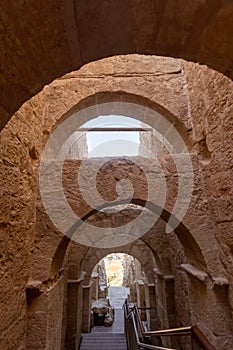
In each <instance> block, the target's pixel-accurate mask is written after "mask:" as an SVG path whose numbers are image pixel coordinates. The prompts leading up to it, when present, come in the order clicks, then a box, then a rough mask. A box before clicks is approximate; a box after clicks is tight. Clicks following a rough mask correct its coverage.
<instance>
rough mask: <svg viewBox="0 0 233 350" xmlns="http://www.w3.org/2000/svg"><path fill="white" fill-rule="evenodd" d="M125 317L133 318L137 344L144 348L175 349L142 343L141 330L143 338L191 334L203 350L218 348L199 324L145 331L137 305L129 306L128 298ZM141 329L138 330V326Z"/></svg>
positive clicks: (125, 304) (154, 349) (124, 306)
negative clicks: (140, 338)
mask: <svg viewBox="0 0 233 350" xmlns="http://www.w3.org/2000/svg"><path fill="white" fill-rule="evenodd" d="M123 308H124V312H125V317H126V319H129V318H131V320H132V323H133V327H134V332H135V336H136V340H137V345H138V347H140V348H143V349H153V350H156V349H158V350H159V349H163V350H174V349H169V348H164V347H159V346H155V345H149V344H144V343H141V342H140V340H139V330H140V334H141V336H142V338H144V337H148V336H150V337H153V336H155V337H162V336H187V335H190V336H191V338H192V339H194V340H195V341H196V343H197V344H198V345H200V346H201V348H202V349H203V350H216V348H215V347H214V346H213V345H212V344H211V343H210V342H209V340H208V339H207V338H206V336H205V335H204V334H203V333H202V332H201V330H200V329H199V328H198V327H197V326H191V327H179V328H171V329H162V330H157V331H145V329H144V326H143V323H142V320H141V317H140V313H139V310H138V308H137V306H136V305H134V307H133V308H131V309H130V308H129V301H128V299H126V300H125V303H124V305H123ZM135 318H136V319H135ZM137 325H138V327H139V330H138V327H137Z"/></svg>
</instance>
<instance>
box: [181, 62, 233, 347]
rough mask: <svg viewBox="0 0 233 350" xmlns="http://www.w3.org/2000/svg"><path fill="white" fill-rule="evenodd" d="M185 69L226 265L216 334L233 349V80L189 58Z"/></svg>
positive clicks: (214, 230) (219, 283)
mask: <svg viewBox="0 0 233 350" xmlns="http://www.w3.org/2000/svg"><path fill="white" fill-rule="evenodd" d="M184 70H185V74H186V79H187V84H188V85H187V88H188V93H189V100H190V111H191V115H192V123H193V127H194V132H195V139H196V148H197V153H198V157H199V164H200V171H201V174H202V179H203V188H204V191H205V196H206V200H207V202H208V213H209V217H210V225H209V230H208V234H213V235H214V236H215V237H216V240H217V241H218V244H219V252H220V258H221V260H222V263H223V266H224V268H225V271H224V273H223V279H222V280H219V279H217V278H216V280H214V281H213V282H214V291H215V296H214V301H213V302H214V304H215V310H216V314H215V318H216V330H215V331H214V333H215V334H216V336H218V338H219V345H218V346H219V347H221V348H224V347H225V348H230V347H231V345H230V344H231V341H232V340H230V338H231V336H230V334H232V332H233V331H232V317H233V303H232V301H233V289H232V282H233V275H232V264H233V236H232V230H233V214H232V213H233V212H232V201H233V186H232V185H233V182H232V165H233V162H232V149H233V119H232V113H233V103H232V101H233V89H232V88H233V83H232V81H231V80H230V79H228V78H226V77H225V76H223V75H222V74H220V73H217V72H215V71H213V70H210V69H208V68H207V67H203V66H198V65H194V64H192V63H189V64H187V63H184ZM209 248H210V249H211V246H210V247H209ZM228 284H229V286H228ZM221 306H222V307H224V308H225V309H228V312H227V313H226V314H227V315H228V316H227V317H226V318H225V319H224V321H223V318H222V316H221V313H219V309H220V308H221ZM230 310H231V311H230ZM221 320H222V321H221ZM229 337H230V338H229Z"/></svg>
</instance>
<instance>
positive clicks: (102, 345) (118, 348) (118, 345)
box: [80, 333, 127, 350]
mask: <svg viewBox="0 0 233 350" xmlns="http://www.w3.org/2000/svg"><path fill="white" fill-rule="evenodd" d="M92 349H93V350H127V346H126V340H125V335H124V334H120V333H118V334H117V333H116V334H111V333H102V334H101V333H87V334H85V335H84V336H83V339H82V343H81V347H80V350H92Z"/></svg>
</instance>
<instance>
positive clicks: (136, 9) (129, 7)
mask: <svg viewBox="0 0 233 350" xmlns="http://www.w3.org/2000/svg"><path fill="white" fill-rule="evenodd" d="M232 18H233V1H232V0H176V1H174V0H143V1H142V0H118V1H116V0H89V1H86V0H47V1H46V2H43V4H42V3H41V2H40V1H36V0H26V1H20V0H8V1H1V3H0V116H1V123H0V125H1V127H3V126H4V125H5V124H6V122H7V120H8V119H9V117H10V116H11V115H12V114H13V113H14V112H15V111H16V110H17V109H18V108H19V107H20V105H21V104H22V103H23V102H24V101H26V100H28V99H29V98H30V97H31V96H33V95H34V94H36V93H37V92H38V91H40V90H41V89H42V88H43V86H44V85H45V84H48V83H49V82H51V81H52V80H54V79H55V78H58V77H60V76H61V75H64V74H65V73H67V72H70V71H72V70H77V69H78V68H80V67H81V66H82V65H83V64H85V63H87V62H90V61H94V60H97V59H100V58H103V57H107V56H112V55H119V54H129V53H142V54H153V55H162V56H171V57H181V58H184V59H187V60H192V61H195V62H199V63H204V64H207V65H209V66H210V67H212V68H214V69H216V70H219V71H220V72H222V73H224V74H225V75H227V76H229V77H230V78H232V77H233V64H232V62H233V48H232V38H233V21H232Z"/></svg>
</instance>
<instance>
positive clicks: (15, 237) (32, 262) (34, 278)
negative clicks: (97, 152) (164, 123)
mask: <svg viewBox="0 0 233 350" xmlns="http://www.w3.org/2000/svg"><path fill="white" fill-rule="evenodd" d="M182 68H184V71H185V74H184V71H183V70H182ZM231 91H232V83H231V82H230V81H229V80H228V79H227V78H225V77H224V76H222V75H220V74H217V73H216V72H213V71H211V70H209V69H208V68H206V67H199V66H197V65H195V64H191V63H184V64H183V65H181V63H180V61H177V60H173V59H168V58H161V57H149V56H148V57H147V56H137V55H136V56H122V57H114V58H110V59H105V60H102V61H99V62H95V63H92V64H90V65H87V66H85V67H83V68H82V69H81V70H80V71H79V72H73V73H70V74H68V75H67V76H64V77H62V78H61V79H58V80H56V81H54V82H53V83H52V84H51V85H49V86H47V87H45V89H44V90H43V92H42V93H40V94H39V95H38V96H36V97H34V98H33V99H32V100H31V101H29V102H27V103H26V104H25V105H24V106H23V107H22V108H21V109H20V110H19V111H18V112H17V113H16V114H15V116H14V117H13V118H12V120H11V121H10V122H9V124H8V125H7V126H6V127H5V129H3V130H2V132H1V149H0V152H1V157H0V158H1V184H2V185H1V198H0V201H1V207H2V208H4V210H3V211H2V217H1V221H0V229H1V231H2V232H3V234H2V237H3V238H1V242H0V244H1V245H2V253H1V275H2V276H3V277H2V283H1V286H0V290H1V322H0V324H1V326H0V327H1V328H2V329H1V336H2V338H1V347H2V348H3V349H4V350H8V349H16V348H18V349H24V348H25V338H26V337H25V334H26V323H27V313H28V316H29V323H30V320H31V319H33V317H34V316H33V310H35V309H34V307H33V308H30V305H27V302H26V290H28V289H29V290H30V288H31V286H34V283H35V282H38V283H39V284H41V285H42V286H43V288H44V287H45V286H46V285H47V283H48V281H49V283H51V285H52V286H54V288H55V289H54V293H53V292H51V298H52V295H54V299H53V300H52V299H51V298H50V297H48V298H47V296H46V293H45V294H43V297H42V295H40V296H38V298H39V299H37V300H38V301H39V300H42V299H43V298H45V299H46V298H47V299H46V300H47V301H48V303H49V305H48V307H47V309H46V308H45V310H50V313H48V314H47V316H48V318H47V320H46V329H47V331H46V332H47V333H46V334H47V336H48V337H49V338H50V340H49V339H47V340H46V344H47V346H48V349H56V348H57V349H59V344H58V343H57V342H56V340H55V338H56V337H57V339H60V338H61V336H60V332H61V330H60V329H61V327H62V323H61V319H59V322H58V323H57V325H58V328H56V329H54V331H55V333H53V325H54V322H55V320H57V318H58V313H57V311H59V313H60V311H61V313H60V314H61V315H62V300H61V298H60V296H61V294H60V292H61V291H62V286H61V287H57V288H58V289H56V285H57V278H58V277H59V276H58V273H59V268H60V267H61V266H62V264H63V258H64V255H65V253H66V247H67V246H66V247H65V248H64V249H63V252H62V253H63V255H62V254H61V255H59V254H58V255H56V258H57V257H58V261H59V264H58V265H56V264H54V261H55V260H56V259H55V258H54V256H55V253H57V247H58V245H59V244H60V243H61V242H62V239H63V235H62V234H61V233H60V232H59V231H58V230H57V229H56V228H55V227H54V225H53V224H52V223H51V221H50V220H49V219H48V217H47V215H46V213H45V210H44V208H43V206H42V205H41V201H40V198H39V196H38V188H37V179H38V174H37V168H38V163H39V159H40V156H41V153H42V150H43V149H44V146H45V143H46V140H47V139H48V136H49V135H50V133H51V132H52V131H53V130H54V128H55V127H56V126H57V124H58V123H60V122H61V121H62V120H64V119H65V118H66V117H67V116H69V115H71V114H72V113H73V112H75V111H77V110H80V109H83V108H84V107H87V106H90V105H94V108H96V111H98V104H100V103H102V102H111V101H128V102H133V103H138V104H142V105H144V106H145V107H146V106H150V107H152V108H155V109H158V111H159V112H160V113H164V115H165V116H166V118H168V119H169V120H170V121H171V122H172V123H173V124H174V125H175V126H176V127H177V129H178V130H179V132H180V133H181V135H182V137H183V138H184V140H185V142H186V143H187V145H188V149H189V150H190V152H192V155H191V157H192V161H193V167H194V178H195V183H194V191H193V198H192V202H191V205H190V209H189V210H188V212H187V216H186V218H185V220H184V223H183V226H182V225H181V227H179V230H178V231H177V232H176V234H177V237H178V238H175V239H174V240H173V242H171V240H172V238H171V240H170V243H169V242H168V240H167V238H166V239H165V240H161V237H162V236H164V232H165V223H164V222H159V224H158V227H157V229H156V235H155V231H154V230H151V231H150V232H148V234H147V237H146V238H145V242H146V245H147V246H150V247H151V248H152V250H153V256H154V259H155V260H156V262H157V265H158V266H157V267H158V271H157V276H159V277H156V279H160V282H161V283H160V282H159V283H160V284H161V288H162V289H161V294H162V292H163V291H166V288H169V291H171V288H170V287H166V286H168V284H169V283H170V282H171V281H170V280H169V279H168V278H167V276H170V277H171V273H173V276H174V278H175V282H174V283H175V289H176V295H175V299H176V302H175V303H176V307H177V308H179V310H180V307H181V305H180V304H179V303H178V296H179V293H181V295H184V294H185V293H184V289H183V287H182V283H183V282H182V281H185V285H186V288H187V290H189V294H188V295H186V296H187V303H189V301H191V302H192V305H195V308H194V307H191V306H190V307H189V306H187V307H185V315H184V314H182V312H181V311H179V318H180V319H181V322H187V321H189V320H190V313H191V314H192V320H193V321H195V322H197V321H198V320H199V319H202V321H201V322H200V326H201V327H202V329H204V331H206V333H207V334H209V335H210V337H211V339H212V340H213V341H214V342H215V344H217V345H218V346H219V348H221V344H225V345H224V346H225V348H224V349H226V348H227V347H228V348H229V349H230V348H231V343H230V342H231V340H230V334H231V332H232V330H231V321H232V319H231V309H232V305H231V309H230V304H231V303H232V283H233V282H232V262H233V261H232V235H231V224H232V217H231V214H232V211H231V210H230V208H231V205H230V203H232V183H231V177H230V171H231V166H232V164H231V162H232V130H231V128H232V118H231V113H232V104H231V101H232V96H231V95H232V92H231ZM80 124H82V122H81V121H80ZM194 152H196V154H193V153H194ZM161 163H162V164H163V169H164V170H165V176H166V181H167V186H168V188H169V189H170V190H169V191H168V198H167V200H168V202H167V203H168V206H167V209H170V210H171V208H172V205H173V204H174V200H175V197H176V195H177V174H176V169H175V167H174V162H173V161H172V159H171V157H170V156H165V157H163V159H161ZM115 165H116V164H115ZM118 165H119V164H118ZM123 165H124V164H122V166H123ZM112 167H114V164H113V163H112V164H110V166H109V167H108V166H107V167H106V168H105V175H106V178H105V183H104V184H105V185H107V184H108V182H109V181H110V180H111V179H110V178H109V180H108V175H109V174H110V172H111V171H112ZM130 167H131V170H130V171H131V172H132V175H133V176H132V178H133V179H134V181H135V183H137V181H138V176H139V175H140V176H142V175H141V173H140V171H138V169H136V167H135V166H130ZM89 171H91V166H90V168H89ZM118 171H119V173H118V174H117V176H118V178H119V174H120V173H121V170H118ZM66 174H67V179H69V181H71V182H72V181H73V180H74V179H75V176H74V174H71V173H70V172H69V169H67V173H66ZM120 175H122V174H120ZM69 181H67V183H69ZM110 182H111V186H113V187H114V186H115V182H116V181H115V180H114V181H112V180H111V181H110ZM73 184H75V181H74V182H73ZM141 184H143V177H141ZM143 186H144V185H143ZM100 189H101V186H100ZM68 192H69V191H68ZM67 195H68V197H69V201H70V203H72V201H73V202H75V196H74V195H73V193H72V192H69V193H67ZM36 198H37V199H36ZM109 199H111V196H110V197H109ZM76 204H77V203H76ZM79 205H80V206H81V202H80V203H79ZM81 209H82V210H83V213H84V212H86V211H85V210H87V212H88V208H87V207H85V206H83V208H81ZM118 219H119V218H118ZM187 227H188V229H187ZM207 233H208V234H207ZM177 239H179V241H176V240H177ZM177 242H178V243H177ZM179 242H180V243H179ZM195 242H196V243H197V242H198V244H196V243H195ZM216 242H218V244H217V243H216ZM137 244H138V248H137V250H136V252H137V254H139V253H138V252H139V251H140V249H142V248H141V246H140V242H139V243H137ZM180 244H181V245H180ZM139 247H140V249H139ZM169 247H170V248H169ZM200 247H201V249H199V248H200ZM176 248H178V249H179V251H181V253H179V254H180V258H177V257H175V252H176ZM167 249H170V251H171V261H170V260H168V259H167ZM72 250H73V251H75V250H76V251H78V254H77V255H76V256H75V257H74V256H73V257H68V260H67V262H68V265H69V267H68V274H67V276H68V278H69V279H72V280H78V279H79V277H80V273H81V270H82V267H83V266H85V257H88V258H90V259H91V256H92V255H91V253H90V250H89V248H87V247H83V246H81V245H78V247H77V246H75V247H74V246H70V247H69V248H68V251H69V253H70V251H72ZM92 252H93V251H92ZM219 253H220V259H221V261H220V259H219ZM101 254H102V252H99V253H98V252H96V255H95V256H94V258H93V260H94V261H96V263H97V262H98V260H99V258H100V256H101ZM135 254H136V253H132V255H135ZM142 259H145V261H144V263H145V264H144V265H145V270H147V271H149V270H150V269H151V265H150V264H149V262H148V259H150V255H147V256H146V257H142ZM90 261H92V260H90ZM181 263H182V264H184V265H187V263H189V264H191V265H193V266H194V267H196V268H198V269H199V272H198V273H197V278H196V277H195V272H194V269H193V267H191V268H190V267H188V268H187V266H186V267H185V269H186V270H184V269H182V268H181V267H180V265H181ZM75 266H77V269H76V268H75ZM86 267H88V266H87V265H86ZM187 271H189V272H187ZM190 271H191V272H190ZM202 273H205V274H206V275H207V277H204V280H203V281H201V278H202V277H200V276H203V275H202ZM204 276H205V275H204ZM63 280H64V279H63ZM63 280H62V279H61V282H59V283H61V284H62V283H63V282H62V281H63ZM166 281H169V282H166ZM228 283H229V284H230V286H229V287H228ZM26 286H28V288H26ZM32 289H33V288H32ZM196 291H198V292H199V294H198V293H196ZM70 293H71V294H72V291H70ZM198 297H200V298H198ZM58 298H60V301H61V303H59V304H58V307H57V310H56V307H55V306H56V300H58ZM159 299H160V301H161V303H160V305H161V307H160V310H161V314H160V315H161V319H162V321H163V320H164V321H163V322H162V323H163V325H166V324H169V322H170V323H172V322H173V321H174V320H168V319H167V318H166V310H167V305H169V300H168V299H167V300H164V296H163V295H161V297H160V298H159ZM80 300H81V297H80ZM197 305H198V306H197ZM189 310H190V313H189ZM206 310H207V311H206ZM186 311H187V312H186ZM84 316H85V315H84ZM30 317H32V318H30ZM60 317H62V316H60ZM209 319H211V320H216V322H215V321H213V322H211V323H210V322H209ZM222 319H224V321H222ZM31 325H33V323H32V324H31ZM47 327H48V328H47ZM78 327H79V329H80V325H78ZM29 329H30V325H29ZM43 335H44V334H43ZM43 335H42V339H43ZM218 339H219V340H218ZM28 341H29V340H28ZM50 341H51V343H50ZM219 344H220V345H219Z"/></svg>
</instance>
